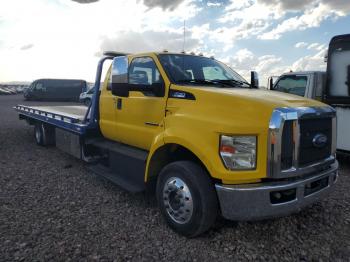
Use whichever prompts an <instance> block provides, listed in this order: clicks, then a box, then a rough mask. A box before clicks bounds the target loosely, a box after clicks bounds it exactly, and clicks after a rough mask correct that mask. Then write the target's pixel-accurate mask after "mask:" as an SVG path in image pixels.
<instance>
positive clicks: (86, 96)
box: [79, 88, 94, 106]
mask: <svg viewBox="0 0 350 262" xmlns="http://www.w3.org/2000/svg"><path fill="white" fill-rule="evenodd" d="M93 94H94V88H90V89H89V90H88V91H86V92H83V93H81V94H80V96H79V101H80V102H82V103H84V104H85V105H86V106H89V105H90V103H91V100H92V95H93Z"/></svg>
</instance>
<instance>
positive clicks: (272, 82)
mask: <svg viewBox="0 0 350 262" xmlns="http://www.w3.org/2000/svg"><path fill="white" fill-rule="evenodd" d="M325 86H326V72H323V71H301V72H289V73H284V74H283V75H281V76H279V77H275V79H272V77H269V79H268V89H270V90H275V91H279V92H283V93H288V94H293V95H298V96H303V97H308V98H312V99H316V100H318V101H322V100H323V95H324V92H325Z"/></svg>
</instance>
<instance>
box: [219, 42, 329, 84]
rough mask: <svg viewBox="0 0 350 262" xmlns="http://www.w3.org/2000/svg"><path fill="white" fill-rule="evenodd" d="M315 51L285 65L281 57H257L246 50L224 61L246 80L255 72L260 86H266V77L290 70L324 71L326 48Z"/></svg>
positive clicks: (241, 50) (239, 51)
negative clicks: (251, 72)
mask: <svg viewBox="0 0 350 262" xmlns="http://www.w3.org/2000/svg"><path fill="white" fill-rule="evenodd" d="M316 51H317V52H316V53H315V54H313V55H307V56H304V57H301V58H299V59H297V60H296V61H295V62H293V63H291V64H286V63H285V62H284V61H283V59H282V57H279V56H276V55H263V56H259V57H258V56H256V55H255V54H254V53H253V52H252V51H250V50H248V49H246V48H244V49H240V50H238V51H237V52H236V54H235V55H234V56H233V57H228V58H226V59H224V60H225V62H226V63H227V64H229V65H230V66H231V67H232V69H234V70H235V71H237V72H238V73H239V74H241V75H242V76H243V77H245V78H246V79H248V78H249V77H250V71H252V70H254V71H257V72H258V74H259V78H260V84H261V85H262V86H266V84H267V79H268V77H270V76H279V75H281V74H283V73H286V72H289V71H290V70H292V71H309V70H325V68H326V64H325V63H324V54H325V52H326V48H324V47H323V49H322V50H316Z"/></svg>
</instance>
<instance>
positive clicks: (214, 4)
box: [207, 2, 222, 7]
mask: <svg viewBox="0 0 350 262" xmlns="http://www.w3.org/2000/svg"><path fill="white" fill-rule="evenodd" d="M207 6H209V7H219V6H222V3H219V2H208V3H207Z"/></svg>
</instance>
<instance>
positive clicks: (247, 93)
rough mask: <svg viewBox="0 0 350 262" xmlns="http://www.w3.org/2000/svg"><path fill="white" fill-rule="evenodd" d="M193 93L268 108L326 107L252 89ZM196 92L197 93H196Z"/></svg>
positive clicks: (303, 98)
mask: <svg viewBox="0 0 350 262" xmlns="http://www.w3.org/2000/svg"><path fill="white" fill-rule="evenodd" d="M191 89H192V91H194V92H195V93H197V94H198V95H199V96H200V94H201V93H202V94H208V95H210V96H219V97H221V96H225V97H227V98H231V99H234V100H236V99H239V100H247V101H250V102H251V103H258V104H264V105H265V106H267V107H272V108H277V107H310V106H325V104H323V103H321V102H319V101H316V100H312V99H308V98H305V97H301V96H297V95H292V94H286V93H283V92H278V91H269V90H261V89H250V88H212V87H210V88H207V87H201V88H195V87H194V88H193V87H192V88H191ZM197 89H198V91H197ZM195 90H196V91H195Z"/></svg>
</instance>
